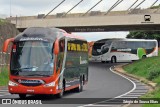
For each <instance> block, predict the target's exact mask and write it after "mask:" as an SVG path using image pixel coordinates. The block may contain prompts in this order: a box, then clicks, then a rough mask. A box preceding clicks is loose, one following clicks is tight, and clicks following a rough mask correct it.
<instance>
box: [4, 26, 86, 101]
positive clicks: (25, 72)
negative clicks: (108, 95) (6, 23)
mask: <svg viewBox="0 0 160 107" xmlns="http://www.w3.org/2000/svg"><path fill="white" fill-rule="evenodd" d="M10 42H11V43H12V49H11V56H10V67H9V72H10V73H9V83H8V90H9V92H10V93H11V94H19V97H20V98H25V97H26V95H27V94H30V95H35V94H56V95H57V96H58V97H62V96H63V93H64V91H67V90H71V89H75V90H77V91H78V92H80V91H82V90H83V85H84V84H85V83H87V81H88V45H87V41H86V40H85V39H84V38H82V37H79V36H74V35H72V34H68V33H66V32H65V31H64V30H61V29H57V28H47V27H46V28H43V27H31V28H28V29H26V30H25V31H24V32H22V33H20V34H19V35H17V36H16V37H15V38H10V39H7V40H6V41H5V42H4V46H3V52H6V51H7V48H8V45H9V43H10Z"/></svg>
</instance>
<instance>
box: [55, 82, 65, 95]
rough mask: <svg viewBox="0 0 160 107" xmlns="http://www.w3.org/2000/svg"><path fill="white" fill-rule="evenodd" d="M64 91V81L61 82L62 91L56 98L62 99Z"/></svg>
mask: <svg viewBox="0 0 160 107" xmlns="http://www.w3.org/2000/svg"><path fill="white" fill-rule="evenodd" d="M64 91H65V80H63V82H62V90H61V92H60V93H58V94H57V98H62V97H63V94H64Z"/></svg>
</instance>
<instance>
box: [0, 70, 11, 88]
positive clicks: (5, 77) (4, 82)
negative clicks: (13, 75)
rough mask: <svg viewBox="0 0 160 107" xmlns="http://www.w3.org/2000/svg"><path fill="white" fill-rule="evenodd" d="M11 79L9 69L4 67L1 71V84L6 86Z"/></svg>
mask: <svg viewBox="0 0 160 107" xmlns="http://www.w3.org/2000/svg"><path fill="white" fill-rule="evenodd" d="M8 81H9V76H8V69H7V68H2V69H1V72H0V86H6V85H7V84H8Z"/></svg>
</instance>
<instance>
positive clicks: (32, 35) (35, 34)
mask: <svg viewBox="0 0 160 107" xmlns="http://www.w3.org/2000/svg"><path fill="white" fill-rule="evenodd" d="M63 36H67V37H70V38H77V39H83V40H85V39H84V38H82V37H80V36H74V35H71V34H68V33H67V32H66V31H64V30H62V29H58V28H53V27H30V28H27V29H26V30H24V32H22V33H20V34H18V35H17V36H16V37H15V39H14V41H15V42H16V41H27V40H52V41H55V40H56V39H57V38H61V37H63Z"/></svg>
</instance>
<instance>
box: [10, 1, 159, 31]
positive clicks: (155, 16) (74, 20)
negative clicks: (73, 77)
mask: <svg viewBox="0 0 160 107" xmlns="http://www.w3.org/2000/svg"><path fill="white" fill-rule="evenodd" d="M65 1H66V0H62V1H61V2H60V3H59V4H58V5H57V6H56V7H54V8H53V9H52V10H51V11H50V12H49V13H48V14H46V15H45V14H40V15H38V16H27V17H11V18H9V20H10V21H11V23H14V24H15V25H16V27H17V28H18V29H19V30H20V31H23V30H24V29H26V28H28V27H57V28H62V29H64V30H66V31H67V32H107V31H131V30H160V9H151V8H148V9H140V8H138V7H139V6H140V5H141V4H143V3H144V2H145V1H146V0H142V1H141V2H140V3H138V4H137V5H136V6H135V7H134V8H132V7H133V6H134V5H135V4H136V3H137V2H138V1H139V0H135V2H134V3H133V4H132V5H131V6H130V7H129V8H128V9H127V10H126V11H112V10H113V9H114V8H115V7H116V6H118V5H119V4H120V3H123V1H124V0H117V1H116V2H115V3H114V4H113V5H112V6H111V7H110V8H109V10H108V11H106V12H100V11H91V10H92V9H93V8H94V7H96V6H97V5H98V4H99V3H101V2H102V1H103V0H99V1H98V2H97V3H96V4H95V5H94V6H93V7H91V8H90V9H89V10H88V11H86V12H85V13H74V14H69V13H70V11H72V10H73V9H74V8H75V7H77V6H78V5H79V4H80V3H81V2H83V1H85V0H80V1H79V2H78V3H77V4H76V5H75V6H73V7H72V8H71V9H69V11H67V12H65V13H57V14H56V15H49V14H50V13H51V12H52V11H54V10H55V9H56V8H58V7H59V6H60V5H61V4H63V2H65ZM158 1H159V0H155V1H153V4H151V7H153V6H154V5H155V3H157V2H158Z"/></svg>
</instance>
